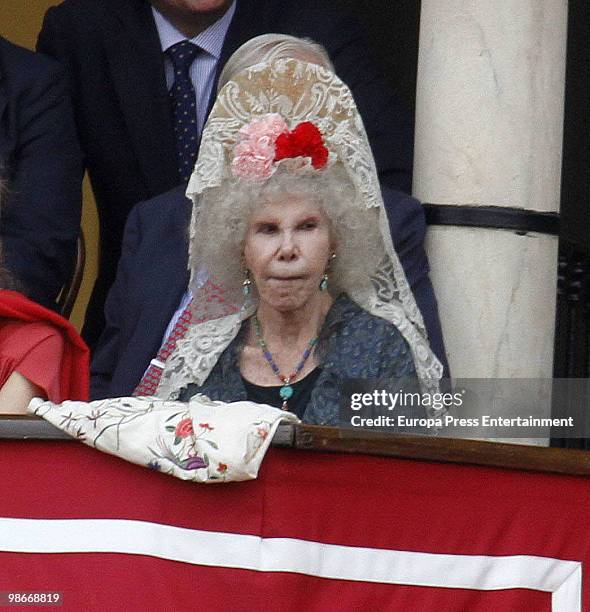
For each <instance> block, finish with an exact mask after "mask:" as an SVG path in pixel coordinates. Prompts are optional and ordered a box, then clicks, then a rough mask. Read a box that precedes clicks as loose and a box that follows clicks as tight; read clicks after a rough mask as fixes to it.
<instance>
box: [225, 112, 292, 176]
mask: <svg viewBox="0 0 590 612" xmlns="http://www.w3.org/2000/svg"><path fill="white" fill-rule="evenodd" d="M287 130H288V127H287V124H286V123H285V120H284V119H283V118H282V117H281V115H279V114H278V113H271V114H269V115H265V116H264V117H261V118H260V119H254V120H253V121H251V122H250V123H248V124H247V125H245V126H243V127H242V128H241V129H240V131H239V132H238V138H239V140H238V144H237V145H236V148H235V151H234V153H235V155H234V159H233V161H232V166H231V167H232V172H233V174H234V176H238V177H240V178H245V179H249V180H266V179H267V178H269V177H270V176H271V174H272V164H273V161H274V157H275V142H276V140H277V138H278V137H279V135H280V134H282V133H283V132H286V131H287Z"/></svg>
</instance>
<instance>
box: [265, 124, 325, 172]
mask: <svg viewBox="0 0 590 612" xmlns="http://www.w3.org/2000/svg"><path fill="white" fill-rule="evenodd" d="M300 156H301V157H309V158H311V165H312V166H313V167H314V168H315V169H316V170H319V169H320V168H323V167H324V166H325V165H326V163H327V162H328V149H326V147H325V145H324V140H323V138H322V133H321V132H320V131H319V130H318V128H317V127H316V126H315V125H314V124H313V123H311V122H310V121H304V122H303V123H300V124H299V125H297V126H296V127H295V128H294V129H293V130H292V131H290V132H283V133H282V134H280V135H279V136H278V138H277V141H276V143H275V159H274V161H280V160H281V159H287V158H290V157H300Z"/></svg>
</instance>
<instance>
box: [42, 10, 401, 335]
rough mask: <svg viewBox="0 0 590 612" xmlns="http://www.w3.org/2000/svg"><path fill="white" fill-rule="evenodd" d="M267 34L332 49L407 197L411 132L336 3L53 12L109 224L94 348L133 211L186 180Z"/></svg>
mask: <svg viewBox="0 0 590 612" xmlns="http://www.w3.org/2000/svg"><path fill="white" fill-rule="evenodd" d="M268 32H279V33H287V34H293V35H296V36H307V37H309V38H311V39H313V40H316V41H317V42H319V43H321V44H322V45H323V46H324V47H326V49H327V50H328V53H329V54H330V57H331V59H332V61H333V63H334V65H335V68H336V71H337V73H338V74H339V75H340V76H341V77H342V79H343V80H344V81H345V82H346V83H347V84H348V85H349V87H350V88H351V89H352V92H353V94H354V96H355V99H356V102H357V105H358V107H359V110H360V112H361V115H362V117H363V120H364V122H365V125H366V128H367V132H368V135H369V140H370V142H371V146H372V148H373V153H374V156H375V158H376V161H377V166H378V170H379V174H380V178H381V180H382V182H383V183H384V184H387V185H390V186H392V187H397V188H398V189H401V190H402V191H406V192H407V191H409V190H410V186H411V178H410V177H411V161H412V160H411V157H412V155H411V150H412V145H411V140H412V137H411V134H412V125H411V122H410V120H409V119H408V118H407V115H406V114H405V113H403V112H402V111H401V110H400V104H399V103H398V101H397V99H396V97H395V96H394V95H393V94H392V92H390V91H389V89H388V87H387V86H386V85H385V84H384V82H383V81H382V80H381V79H380V78H379V76H378V71H377V69H376V66H375V65H374V64H373V62H372V61H371V59H370V53H369V51H368V48H367V45H366V43H365V41H364V39H363V36H362V34H361V31H360V28H359V26H358V24H357V22H356V21H355V19H354V18H353V17H352V16H351V14H350V13H349V12H347V11H346V10H344V9H341V8H337V7H335V6H334V5H333V4H332V3H326V4H325V5H324V3H322V2H320V1H318V0H299V1H298V2H292V1H290V0H152V1H151V2H148V1H147V0H65V1H64V2H62V4H61V5H59V6H57V7H54V8H51V9H49V11H48V12H47V15H46V17H45V21H44V24H43V29H42V31H41V34H40V36H39V42H38V49H39V50H40V51H43V52H45V53H48V54H50V55H52V56H54V57H56V58H58V59H59V60H60V61H61V62H62V63H63V64H64V65H65V66H66V68H67V70H68V73H69V76H70V79H71V85H72V90H73V99H74V107H75V113H76V121H77V126H78V133H79V136H80V140H81V143H82V148H83V151H84V154H85V160H86V167H87V169H88V172H89V175H90V179H91V182H92V186H93V190H94V194H95V197H96V202H97V207H98V214H99V221H100V269H99V277H98V280H97V283H96V285H95V288H94V291H93V295H92V298H91V301H90V304H89V307H88V311H87V315H86V323H85V326H84V336H85V338H86V340H87V341H88V342H89V343H90V344H91V346H92V345H94V344H95V343H96V341H97V339H98V336H99V334H100V332H101V330H102V328H103V326H104V315H103V306H104V301H105V298H106V294H107V292H108V289H109V287H110V286H111V284H112V283H113V280H114V277H115V270H116V267H117V262H118V261H119V257H120V252H121V242H122V236H123V228H124V225H125V221H126V219H127V216H128V214H129V212H130V210H131V208H132V207H133V205H134V204H136V203H137V202H139V201H142V200H147V199H149V198H152V197H154V196H156V195H158V194H161V193H164V192H166V191H167V190H169V189H171V188H173V187H175V186H176V185H178V184H181V183H182V182H183V181H184V180H186V178H187V177H188V174H187V173H189V174H190V170H192V166H191V164H192V163H194V159H195V158H196V152H197V150H198V144H199V138H200V131H201V129H202V126H203V124H204V122H205V119H206V116H207V114H208V112H209V109H210V107H211V104H212V98H213V97H214V95H213V94H214V92H215V88H216V81H217V78H218V76H219V72H220V70H221V69H222V68H223V65H224V64H225V62H226V60H227V58H228V57H229V56H230V55H231V54H232V53H233V51H234V50H235V49H237V47H239V46H240V45H241V44H242V43H244V42H245V41H246V40H249V39H250V38H252V37H254V36H257V35H259V34H263V33H268ZM146 274H149V271H147V270H146Z"/></svg>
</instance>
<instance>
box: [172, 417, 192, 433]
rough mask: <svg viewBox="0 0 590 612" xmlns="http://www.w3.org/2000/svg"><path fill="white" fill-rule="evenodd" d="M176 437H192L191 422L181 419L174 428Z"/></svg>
mask: <svg viewBox="0 0 590 612" xmlns="http://www.w3.org/2000/svg"><path fill="white" fill-rule="evenodd" d="M175 433H176V437H177V438H187V437H188V436H192V435H193V433H194V432H193V422H192V421H191V420H190V419H182V421H180V422H179V423H178V425H177V426H176V431H175Z"/></svg>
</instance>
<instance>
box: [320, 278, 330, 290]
mask: <svg viewBox="0 0 590 612" xmlns="http://www.w3.org/2000/svg"><path fill="white" fill-rule="evenodd" d="M327 290H328V275H327V274H324V276H323V278H322V280H321V281H320V291H327Z"/></svg>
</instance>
